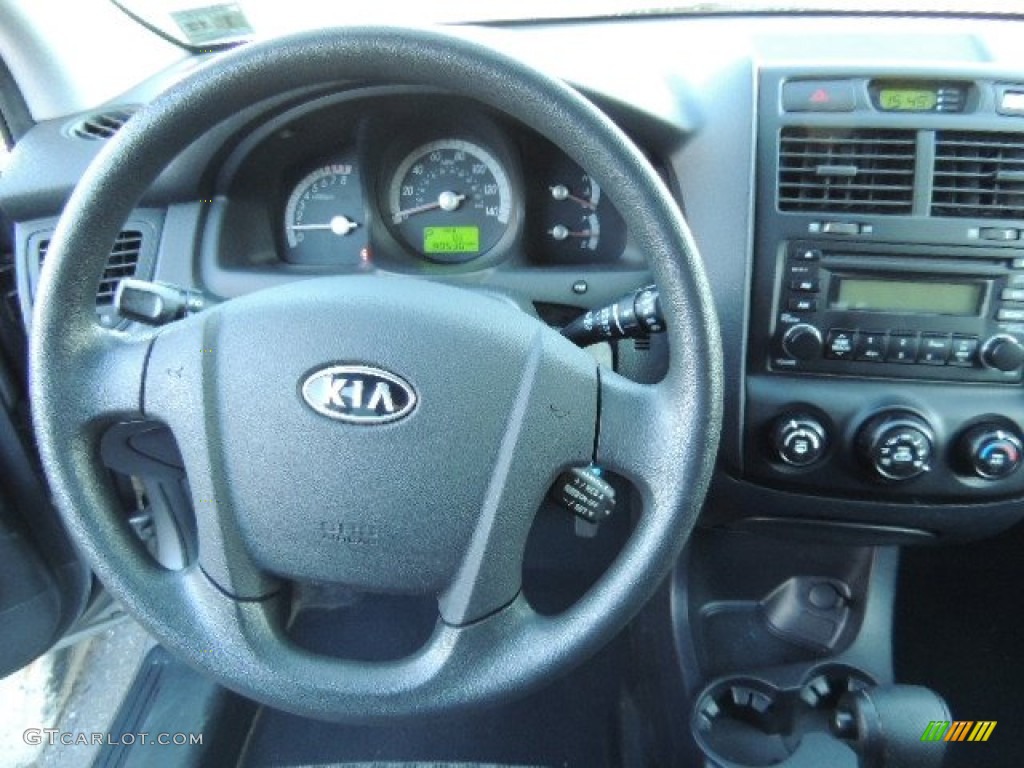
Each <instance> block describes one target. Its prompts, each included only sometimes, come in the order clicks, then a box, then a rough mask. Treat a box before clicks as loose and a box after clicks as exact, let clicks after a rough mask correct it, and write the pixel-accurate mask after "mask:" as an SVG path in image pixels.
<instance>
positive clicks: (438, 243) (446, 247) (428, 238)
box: [423, 227, 480, 253]
mask: <svg viewBox="0 0 1024 768" xmlns="http://www.w3.org/2000/svg"><path fill="white" fill-rule="evenodd" d="M479 250H480V227H424V229H423V252H424V253H476V252H477V251H479Z"/></svg>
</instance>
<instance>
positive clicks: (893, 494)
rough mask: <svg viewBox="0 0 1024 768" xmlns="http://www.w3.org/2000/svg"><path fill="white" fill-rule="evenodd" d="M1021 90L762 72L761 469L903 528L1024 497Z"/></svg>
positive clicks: (756, 382)
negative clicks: (904, 522)
mask: <svg viewBox="0 0 1024 768" xmlns="http://www.w3.org/2000/svg"><path fill="white" fill-rule="evenodd" d="M1022 103H1024V85H1022V84H1017V83H1014V82H1013V81H1012V80H1011V79H1007V80H1003V79H1000V78H992V77H985V78H980V77H963V76H960V77H957V76H954V75H953V73H948V74H945V73H944V74H942V75H941V76H939V77H936V75H935V73H928V74H925V73H922V75H921V76H920V77H909V78H908V77H907V76H906V75H902V76H901V77H900V79H898V80H897V79H893V78H889V77H887V76H886V74H885V73H884V72H874V71H844V72H830V73H827V74H825V75H822V73H821V72H820V71H819V72H803V71H795V70H792V69H789V70H765V71H763V72H762V73H761V79H760V95H759V116H760V123H759V134H758V141H759V149H758V157H759V160H758V164H759V165H758V192H757V219H756V235H755V252H754V261H753V276H752V295H751V305H750V325H749V328H750V334H749V344H748V353H747V381H746V402H745V420H744V428H743V430H744V434H743V446H744V447H743V475H744V478H743V479H744V481H745V482H748V483H752V484H755V485H760V486H764V487H768V488H772V489H778V490H779V491H781V492H785V493H792V494H799V495H800V496H803V497H808V496H813V497H815V498H819V499H821V498H833V499H837V500H844V501H861V502H875V503H877V502H882V503H886V504H889V505H890V507H891V508H892V509H893V510H895V512H894V513H893V515H892V518H891V521H892V523H893V524H896V525H898V524H899V523H900V518H899V514H898V510H899V508H900V505H901V504H906V505H921V504H929V505H935V506H937V507H939V508H941V507H943V505H961V506H969V505H984V504H988V503H994V504H997V505H998V504H999V503H1000V502H1008V501H1010V500H1013V499H1018V498H1020V497H1022V496H1024V471H1020V465H1021V463H1022V462H1024V396H1022V389H1021V387H1022V381H1024V109H1022ZM939 518H941V516H937V517H936V525H935V528H936V529H938V530H939V531H940V532H941V528H942V523H941V520H940V519H939Z"/></svg>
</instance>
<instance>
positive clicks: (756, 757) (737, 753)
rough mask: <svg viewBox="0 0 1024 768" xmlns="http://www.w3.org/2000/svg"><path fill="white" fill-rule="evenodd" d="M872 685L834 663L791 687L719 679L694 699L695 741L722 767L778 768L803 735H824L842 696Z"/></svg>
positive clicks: (743, 679) (865, 677) (864, 677)
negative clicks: (695, 701) (817, 733)
mask: <svg viewBox="0 0 1024 768" xmlns="http://www.w3.org/2000/svg"><path fill="white" fill-rule="evenodd" d="M874 684H875V681H874V680H873V679H872V678H871V677H870V676H869V675H867V674H865V673H864V672H862V671H860V670H858V669H854V668H852V667H847V666H843V665H838V664H833V665H824V666H819V667H815V668H814V669H812V670H811V671H810V672H809V673H808V674H806V675H804V676H803V677H802V678H801V679H800V680H799V681H798V682H796V683H795V684H791V685H785V684H776V683H774V682H772V681H769V680H765V679H759V678H755V677H733V678H727V679H724V680H719V681H717V682H715V683H712V684H711V685H710V686H709V687H708V688H706V689H705V690H704V692H703V693H702V694H701V695H700V696H698V697H697V706H696V708H695V709H694V713H693V721H692V727H693V734H694V738H695V739H696V741H697V744H698V745H699V746H700V748H701V749H702V750H703V752H704V754H705V755H707V757H708V758H709V759H710V760H711V761H712V762H713V763H714V764H715V765H717V766H721V768H761V767H762V766H771V765H780V764H782V763H785V762H786V761H787V760H788V759H789V758H790V757H791V756H792V755H793V754H794V753H795V752H796V751H797V749H798V748H799V746H800V742H801V741H802V739H803V737H804V736H805V735H806V734H808V733H812V732H821V733H826V734H827V733H828V721H829V717H830V715H831V713H832V711H833V710H834V709H835V706H836V704H837V703H838V702H839V699H840V698H841V697H842V696H843V694H845V693H847V692H848V691H854V690H859V689H861V688H866V687H870V686H872V685H874Z"/></svg>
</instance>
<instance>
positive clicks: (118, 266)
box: [39, 229, 142, 308]
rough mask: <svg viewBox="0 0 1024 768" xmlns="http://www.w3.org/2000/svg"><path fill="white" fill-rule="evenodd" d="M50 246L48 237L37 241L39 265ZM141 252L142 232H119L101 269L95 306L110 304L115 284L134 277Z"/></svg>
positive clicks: (115, 287)
mask: <svg viewBox="0 0 1024 768" xmlns="http://www.w3.org/2000/svg"><path fill="white" fill-rule="evenodd" d="M49 248H50V240H49V238H47V239H44V240H40V241H39V266H42V265H43V259H45V258H46V252H47V251H48V250H49ZM141 253H142V233H141V232H139V231H138V230H134V229H129V230H124V231H123V232H121V233H120V234H119V235H118V236H117V239H116V240H115V241H114V247H113V248H112V249H111V251H110V256H109V257H108V258H107V266H106V267H105V268H104V269H103V277H102V278H101V279H100V286H99V289H98V290H97V291H96V306H97V307H100V308H103V307H109V306H112V305H113V303H114V292H115V291H116V290H117V284H118V283H120V282H121V280H123V279H124V278H126V277H134V276H135V273H136V271H137V270H138V267H139V256H140V255H141Z"/></svg>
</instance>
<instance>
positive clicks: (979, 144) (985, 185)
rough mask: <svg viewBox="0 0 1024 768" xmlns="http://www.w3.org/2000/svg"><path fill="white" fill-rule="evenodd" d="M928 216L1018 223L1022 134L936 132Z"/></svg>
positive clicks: (1022, 208)
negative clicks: (1007, 220)
mask: <svg viewBox="0 0 1024 768" xmlns="http://www.w3.org/2000/svg"><path fill="white" fill-rule="evenodd" d="M932 215H933V216H969V217H975V218H1000V219H1022V218H1024V134H1021V133H982V132H980V131H979V132H975V131H939V133H938V134H937V135H936V137H935V179H934V184H933V188H932Z"/></svg>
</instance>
